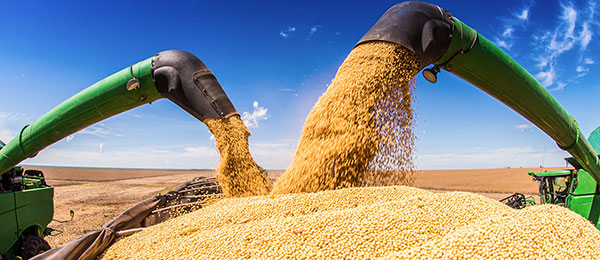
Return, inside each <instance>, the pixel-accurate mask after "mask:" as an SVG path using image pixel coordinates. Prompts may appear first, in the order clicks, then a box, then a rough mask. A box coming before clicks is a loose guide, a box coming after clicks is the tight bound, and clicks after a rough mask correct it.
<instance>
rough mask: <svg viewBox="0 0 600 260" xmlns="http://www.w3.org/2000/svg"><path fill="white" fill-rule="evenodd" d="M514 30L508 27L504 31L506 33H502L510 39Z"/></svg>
mask: <svg viewBox="0 0 600 260" xmlns="http://www.w3.org/2000/svg"><path fill="white" fill-rule="evenodd" d="M513 31H514V29H513V28H512V27H510V26H509V27H506V29H504V32H503V33H502V36H503V37H510V36H512V33H513Z"/></svg>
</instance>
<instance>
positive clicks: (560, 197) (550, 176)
mask: <svg viewBox="0 0 600 260" xmlns="http://www.w3.org/2000/svg"><path fill="white" fill-rule="evenodd" d="M528 173H529V175H530V176H532V177H533V180H534V181H538V182H539V195H540V203H541V204H558V205H563V206H564V205H565V203H566V200H567V197H568V196H569V190H570V185H571V182H572V181H573V173H574V170H569V169H565V170H556V171H544V172H537V173H534V172H533V171H529V172H528Z"/></svg>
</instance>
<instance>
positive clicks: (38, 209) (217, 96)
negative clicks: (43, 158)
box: [0, 50, 238, 260]
mask: <svg viewBox="0 0 600 260" xmlns="http://www.w3.org/2000/svg"><path fill="white" fill-rule="evenodd" d="M160 98H168V99H170V100H171V101H173V102H174V103H175V104H177V105H178V106H180V107H181V108H183V109H184V110H185V111H187V112H188V113H190V114H191V115H192V116H194V117H196V118H197V119H198V120H201V121H202V120H204V119H205V118H226V117H230V116H232V115H237V114H238V112H237V111H236V110H235V108H234V106H233V104H232V103H231V101H230V100H229V98H228V97H227V95H226V94H225V92H224V91H223V88H221V85H220V84H219V82H218V81H217V79H216V77H215V76H214V75H213V73H212V72H211V71H210V70H209V69H208V68H207V67H206V66H205V65H204V63H202V61H200V60H199V59H198V58H196V56H194V55H193V54H190V53H188V52H185V51H178V50H170V51H163V52H160V53H158V54H156V55H155V56H154V57H152V58H149V59H146V60H144V61H141V62H139V63H137V64H135V65H132V66H130V67H128V68H125V69H123V70H121V71H120V72H117V73H115V74H113V75H111V76H109V77H107V78H105V79H103V80H101V81H99V82H98V83H96V84H94V85H92V86H90V87H88V88H87V89H85V90H83V91H81V92H79V93H78V94H76V95H75V96H73V97H71V98H69V99H67V100H66V101H64V102H63V103H61V104H60V105H58V106H57V107H55V108H54V109H52V110H51V111H50V112H48V113H46V114H45V115H43V116H42V117H40V118H39V119H38V120H36V121H35V122H33V123H32V124H31V125H27V126H25V127H24V128H23V129H22V130H21V132H20V133H19V134H18V135H17V136H16V137H15V138H13V139H12V140H11V141H10V142H9V143H7V144H4V143H2V142H0V174H1V175H0V177H1V183H0V223H2V224H1V225H0V259H3V260H4V259H15V258H16V257H17V256H18V257H21V258H23V259H29V258H31V257H33V256H35V255H36V254H38V253H40V252H43V251H46V250H48V249H50V246H49V245H48V243H47V242H46V241H44V239H43V237H44V236H46V235H49V234H50V233H51V232H52V229H50V228H48V227H47V225H48V224H49V223H50V221H51V220H52V217H53V214H54V207H53V197H54V187H52V186H49V185H47V184H46V182H45V179H44V175H43V173H42V172H41V171H37V170H24V169H23V168H22V167H20V166H16V165H17V164H19V163H20V162H21V161H23V160H25V159H26V158H32V157H34V156H35V155H36V154H37V153H38V152H39V151H41V150H42V149H44V148H46V147H48V146H49V145H51V144H53V143H55V142H57V141H59V140H61V139H63V138H65V137H66V136H69V135H71V134H73V133H75V132H77V131H79V130H81V129H83V128H85V127H87V126H89V125H92V124H94V123H96V122H99V121H101V120H104V119H106V118H109V117H111V116H114V115H117V114H119V113H122V112H124V111H127V110H130V109H132V108H135V107H138V106H141V105H143V104H148V103H151V102H153V101H155V100H158V99H160ZM219 192H220V189H218V186H217V185H216V181H215V180H214V179H195V180H194V181H192V182H189V183H186V185H183V186H181V185H180V187H178V188H176V189H175V191H173V192H171V193H169V194H166V195H164V196H159V197H156V199H154V200H149V201H148V202H147V203H145V204H144V205H142V206H140V207H138V208H137V209H136V212H134V213H132V212H129V213H132V214H138V215H137V218H135V217H134V218H130V219H121V220H118V221H115V220H113V221H112V222H111V223H112V224H113V226H111V228H115V229H116V230H114V231H120V230H123V229H127V228H132V227H139V226H140V223H142V222H144V223H142V225H151V224H154V223H158V222H160V221H162V220H164V219H166V218H168V216H169V214H170V213H169V212H168V209H172V208H174V207H177V206H185V205H188V203H193V202H196V201H199V200H202V199H204V198H205V196H207V195H208V193H219ZM159 208H160V209H159ZM157 209H159V210H157ZM178 210H181V208H179V209H178ZM153 211H154V214H152V215H150V213H152V212H153ZM149 215H150V216H149ZM111 223H109V224H111ZM107 225H108V224H107ZM109 237H110V236H109ZM88 239H91V238H88ZM105 239H106V238H105ZM92 241H93V239H92ZM104 241H107V240H104ZM90 242H91V241H90ZM89 245H90V243H88V246H89Z"/></svg>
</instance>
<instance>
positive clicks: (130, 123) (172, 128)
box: [0, 0, 600, 169]
mask: <svg viewBox="0 0 600 260" xmlns="http://www.w3.org/2000/svg"><path fill="white" fill-rule="evenodd" d="M395 3H397V2H396V1H368V2H367V1H360V2H359V1H356V2H352V1H294V2H288V1H273V2H266V1H265V2H251V1H239V2H229V1H179V3H163V2H154V1H124V2H123V1H114V2H113V1H96V2H89V1H53V2H47V1H9V2H6V3H3V7H2V15H1V16H0V60H1V62H0V89H1V90H2V91H1V92H2V97H3V100H2V102H0V139H2V140H3V141H5V142H7V141H9V140H10V139H11V138H12V137H14V136H15V135H16V133H17V132H18V131H19V130H20V129H21V128H22V127H23V126H24V125H26V124H29V123H31V122H32V121H33V120H35V119H37V118H38V117H40V116H42V115H43V114H44V113H46V112H47V111H49V110H50V109H52V108H53V107H54V106H56V105H58V104H59V103H60V102H62V101H63V100H65V99H67V98H69V97H70V96H72V95H74V94H75V93H77V92H79V91H80V90H82V89H84V88H85V87H87V86H89V85H91V84H93V83H95V82H97V81H98V80H100V79H102V78H104V77H106V76H108V75H110V74H112V73H114V72H116V71H118V70H120V69H122V68H125V67H127V66H129V65H130V64H134V63H136V62H138V61H140V60H142V59H145V58H147V57H150V56H152V55H153V54H155V53H157V52H160V51H163V50H168V49H183V50H186V51H189V52H192V53H194V54H195V55H196V56H198V57H199V58H200V59H201V60H203V61H204V63H205V64H206V65H207V66H208V67H209V68H210V69H211V70H212V71H213V72H214V73H215V75H216V76H217V78H218V79H219V81H220V82H221V84H222V86H223V88H224V89H225V91H226V92H227V94H228V95H229V97H230V99H231V100H232V102H233V104H234V105H235V106H236V108H237V110H238V111H239V112H240V114H242V115H243V117H244V118H245V119H246V121H247V123H248V125H249V126H250V130H251V131H252V133H253V135H252V136H251V137H250V144H251V152H252V154H253V156H254V157H255V159H256V161H257V162H258V163H259V164H260V165H262V166H263V167H265V168H268V169H284V168H285V167H286V166H287V165H288V164H289V163H290V162H291V160H292V156H293V154H294V152H295V148H296V145H297V142H298V139H299V137H300V133H301V131H302V126H303V123H304V120H305V118H306V116H307V114H308V112H309V110H310V108H311V107H312V106H313V104H314V103H315V102H316V100H317V99H318V97H319V96H320V95H321V94H322V93H323V92H324V91H325V90H326V88H327V85H328V84H329V83H330V82H331V80H332V79H333V77H334V76H335V72H336V71H337V68H338V67H339V65H341V63H342V62H343V60H344V58H345V57H346V56H347V55H348V53H349V52H350V50H351V49H352V47H353V46H354V44H355V43H356V42H357V41H358V40H359V39H360V38H361V36H362V35H363V34H364V33H365V32H366V31H367V30H368V29H369V28H370V27H371V26H372V25H373V24H374V23H375V21H377V19H378V18H379V17H380V16H381V15H382V14H383V13H384V12H385V11H386V10H387V9H388V8H389V7H391V6H392V5H394V4H395ZM433 3H435V4H438V5H440V6H442V7H444V8H446V9H448V10H449V11H450V12H452V14H453V15H455V16H456V17H458V18H459V19H460V20H462V21H463V22H465V23H466V24H468V25H469V26H471V27H473V28H475V29H476V30H477V31H478V32H480V33H481V34H482V35H484V36H485V37H487V38H488V39H490V40H492V41H493V42H495V43H496V44H497V45H499V46H501V47H502V48H503V49H504V50H505V51H506V52H507V53H508V54H509V55H511V56H512V57H513V58H515V59H516V60H517V61H518V62H519V63H520V64H521V65H523V66H524V67H525V68H526V69H527V70H528V71H529V72H530V73H531V74H532V75H534V76H535V77H536V78H538V80H539V81H540V82H541V83H542V84H543V85H544V86H545V87H546V88H547V89H548V90H550V91H551V93H552V95H554V97H555V98H556V99H557V100H558V101H559V102H560V103H561V104H562V105H563V107H565V109H566V110H567V111H568V112H569V113H570V114H571V115H573V116H574V117H575V118H576V119H577V120H578V122H579V125H580V127H581V129H582V131H583V133H585V134H586V135H588V134H589V133H590V132H591V131H593V130H594V129H595V128H596V127H597V126H600V117H598V116H597V115H596V111H597V110H598V106H599V105H598V102H597V100H598V97H600V83H599V82H600V76H599V75H598V74H597V73H596V71H597V70H598V63H600V57H599V55H598V54H599V49H598V48H599V45H598V43H597V40H596V39H597V38H598V35H596V33H597V32H598V28H599V24H598V21H599V20H598V13H596V12H595V9H596V8H595V7H596V5H597V2H596V1H593V0H589V1H543V2H542V1H539V0H538V1H434V2H433ZM417 81H418V86H417V91H416V92H417V101H416V104H415V107H416V112H417V119H416V122H417V126H416V129H415V131H416V133H417V136H418V141H417V147H416V155H417V166H418V167H419V168H420V169H456V168H498V167H531V166H533V167H536V166H539V165H544V166H560V165H564V163H563V161H562V158H563V157H564V156H566V153H564V152H562V151H560V150H559V149H558V148H557V147H556V145H555V144H554V142H553V141H552V140H551V139H550V138H549V137H547V136H546V135H545V134H544V133H543V132H541V131H540V130H538V129H537V128H535V127H534V126H532V125H531V124H530V123H529V122H528V121H527V120H525V119H523V118H522V117H521V116H520V115H518V114H516V113H515V112H513V111H512V110H510V109H509V108H508V107H506V106H504V105H503V104H501V103H500V102H498V101H497V100H495V99H493V98H492V97H490V96H488V95H487V94H485V93H484V92H482V91H481V90H479V89H477V88H475V87H473V86H472V85H470V84H468V83H466V82H464V81H462V80H461V79H459V78H457V77H455V76H453V75H452V74H450V73H448V72H442V73H441V74H440V75H439V77H438V83H436V84H431V83H429V82H427V81H425V80H424V79H423V78H422V76H421V75H419V76H418V78H417ZM217 160H218V155H217V152H216V149H215V147H214V141H213V140H212V139H211V134H210V133H209V132H208V129H207V128H206V126H205V125H204V124H202V123H201V122H199V121H197V120H196V119H195V118H193V117H192V116H190V115H188V114H187V113H186V112H184V111H183V110H181V109H180V108H179V107H177V106H176V105H174V104H173V103H171V102H170V101H168V100H160V101H158V102H155V103H153V104H151V105H146V106H142V107H139V108H136V109H133V110H131V111H128V112H126V113H123V114H120V115H118V116H116V117H113V118H110V119H107V120H104V121H102V122H100V123H98V124H96V125H93V126H91V127H89V128H87V129H84V130H82V131H80V132H79V133H77V134H75V135H73V136H70V137H68V138H66V139H64V140H62V141H59V142H57V143H56V144H54V145H52V146H50V147H48V148H46V149H45V150H44V151H42V152H40V154H39V155H38V156H37V157H35V158H33V159H28V160H26V161H25V162H24V164H32V165H66V166H101V167H142V168H181V169H185V168H212V167H214V166H215V165H216V163H217Z"/></svg>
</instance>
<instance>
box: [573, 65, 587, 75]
mask: <svg viewBox="0 0 600 260" xmlns="http://www.w3.org/2000/svg"><path fill="white" fill-rule="evenodd" d="M575 71H577V77H578V78H581V77H584V76H585V75H587V73H588V72H589V71H590V69H588V68H585V67H583V66H577V68H575Z"/></svg>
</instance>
